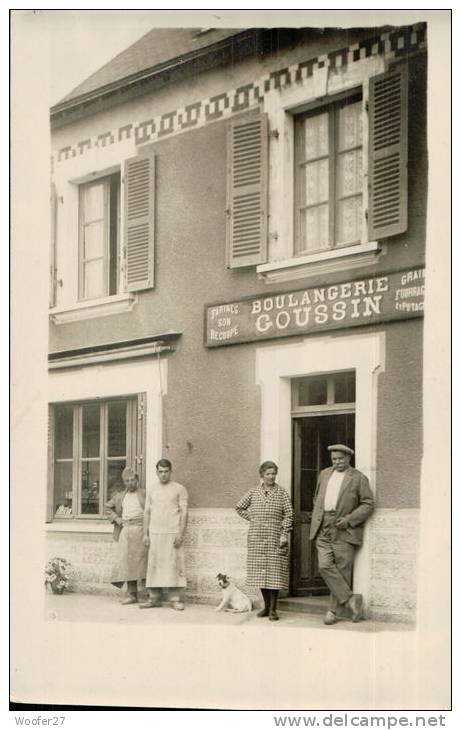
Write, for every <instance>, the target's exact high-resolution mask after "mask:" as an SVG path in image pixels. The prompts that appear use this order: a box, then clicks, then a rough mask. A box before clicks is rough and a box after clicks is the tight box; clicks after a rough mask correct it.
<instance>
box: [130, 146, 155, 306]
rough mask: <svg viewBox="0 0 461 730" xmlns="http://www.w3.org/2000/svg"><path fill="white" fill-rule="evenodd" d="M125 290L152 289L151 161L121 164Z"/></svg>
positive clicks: (152, 188) (152, 205) (140, 158)
mask: <svg viewBox="0 0 461 730" xmlns="http://www.w3.org/2000/svg"><path fill="white" fill-rule="evenodd" d="M124 183H125V237H124V247H125V290H126V291H128V292H134V291H141V290H143V289H150V288H152V287H153V286H154V223H155V218H154V203H155V158H154V157H141V156H139V157H133V158H131V159H129V160H127V161H126V163H125V175H124Z"/></svg>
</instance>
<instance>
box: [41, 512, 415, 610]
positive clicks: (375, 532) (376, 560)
mask: <svg viewBox="0 0 461 730" xmlns="http://www.w3.org/2000/svg"><path fill="white" fill-rule="evenodd" d="M418 529H419V510H414V509H402V510H390V509H381V510H379V509H378V510H376V512H375V514H374V515H373V517H372V518H371V520H370V521H369V522H368V524H367V531H368V544H369V546H370V587H369V591H368V600H367V605H368V610H367V614H368V617H369V618H371V619H376V620H379V621H383V620H384V621H402V622H406V623H410V622H413V621H414V620H415V611H416V581H417V551H418ZM247 530H248V525H247V523H245V522H244V521H243V520H241V519H240V518H239V517H238V515H236V513H235V512H234V511H233V510H231V509H191V510H190V512H189V520H188V526H187V531H186V538H185V549H186V569H187V590H186V597H187V600H188V601H189V602H192V603H209V604H216V605H217V604H218V603H219V600H220V590H219V587H218V584H217V581H216V575H217V574H218V573H226V574H227V575H228V576H229V577H230V578H231V579H232V581H233V582H234V583H236V585H237V586H239V587H240V588H242V589H243V590H244V591H245V593H247V595H249V596H250V598H251V599H252V600H253V601H254V602H255V604H256V605H259V601H260V595H259V592H258V591H255V590H252V589H250V590H249V589H248V588H247V587H246V585H245V577H246V536H247ZM47 538H48V540H47V542H48V556H49V557H54V556H56V555H59V556H60V557H63V558H66V559H67V560H69V561H70V562H71V563H72V566H73V568H74V571H75V581H74V588H75V590H76V591H78V592H81V593H102V594H108V595H114V594H118V590H117V589H116V588H114V587H113V586H111V585H110V576H111V569H112V561H113V552H114V548H115V544H114V542H113V540H112V535H111V534H94V533H69V532H68V533H59V532H52V533H48V536H47Z"/></svg>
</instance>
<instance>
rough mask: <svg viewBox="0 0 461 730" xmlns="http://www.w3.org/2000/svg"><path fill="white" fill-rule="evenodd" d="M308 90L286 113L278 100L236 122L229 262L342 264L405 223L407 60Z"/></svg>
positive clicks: (232, 126)
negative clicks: (344, 85) (344, 83)
mask: <svg viewBox="0 0 461 730" xmlns="http://www.w3.org/2000/svg"><path fill="white" fill-rule="evenodd" d="M302 94H303V89H302V87H300V89H299V97H297V98H296V100H295V99H294V98H292V99H291V102H292V104H293V105H291V104H290V107H289V108H288V107H287V108H286V109H283V114H281V113H279V112H280V109H276V108H275V105H274V106H269V111H268V112H267V113H262V114H261V113H260V114H255V113H252V114H247V115H236V117H235V118H233V119H231V120H230V122H229V135H228V156H227V162H228V164H227V171H228V172H227V181H228V185H227V208H226V214H227V266H228V267H229V268H239V267H244V266H254V265H255V264H256V265H258V272H259V273H261V274H262V275H263V276H269V277H270V276H272V275H274V276H275V272H276V271H277V269H280V276H282V277H283V276H286V277H289V278H293V277H292V273H293V272H290V271H289V266H290V265H291V260H294V263H293V266H296V267H302V265H304V263H305V265H306V266H307V267H311V266H316V265H317V264H320V265H321V266H323V265H324V263H323V262H324V261H327V260H328V261H329V265H330V266H337V265H339V266H343V264H344V262H342V261H341V260H340V259H341V258H342V257H348V256H349V255H351V256H352V254H357V255H359V256H361V257H362V258H361V265H367V263H373V262H374V259H373V258H370V259H369V261H368V262H366V255H370V256H371V255H372V253H371V252H374V251H376V249H377V245H378V242H379V241H381V240H382V239H383V238H389V237H390V236H396V235H397V234H400V233H403V232H404V231H406V229H407V140H408V118H407V116H408V115H407V109H408V69H407V65H406V64H405V63H398V64H396V65H395V66H392V68H390V69H389V70H388V71H386V72H385V73H382V74H378V75H376V76H370V77H369V78H363V84H362V85H361V86H357V87H356V88H354V89H351V90H349V91H344V92H341V93H339V94H338V95H336V96H334V95H331V96H330V95H327V96H323V97H322V100H319V99H318V98H311V99H305V98H303V96H302ZM324 100H327V102H328V103H324ZM301 110H302V112H301ZM269 140H270V144H269ZM268 148H269V149H268ZM293 162H294V167H293ZM365 181H366V188H365ZM269 183H270V187H269ZM290 218H291V220H290ZM287 220H289V223H287ZM292 223H293V225H292ZM357 244H360V246H359V245H357ZM368 244H370V245H368ZM341 249H343V250H341ZM373 255H374V254H373ZM364 257H365V258H364ZM268 259H269V260H268ZM300 271H304V272H306V273H308V271H309V269H306V268H304V269H302V268H298V269H296V271H295V272H294V273H297V274H299V272H300ZM274 280H275V279H274ZM280 280H283V278H281V279H280ZM285 280H288V278H286V279H285Z"/></svg>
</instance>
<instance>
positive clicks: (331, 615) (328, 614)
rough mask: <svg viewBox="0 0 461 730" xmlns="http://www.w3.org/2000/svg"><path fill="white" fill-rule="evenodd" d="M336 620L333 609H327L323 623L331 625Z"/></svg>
mask: <svg viewBox="0 0 461 730" xmlns="http://www.w3.org/2000/svg"><path fill="white" fill-rule="evenodd" d="M336 621H337V618H336V614H335V613H334V612H333V611H327V612H326V614H325V618H324V619H323V623H324V624H325V625H326V626H333V624H335V623H336Z"/></svg>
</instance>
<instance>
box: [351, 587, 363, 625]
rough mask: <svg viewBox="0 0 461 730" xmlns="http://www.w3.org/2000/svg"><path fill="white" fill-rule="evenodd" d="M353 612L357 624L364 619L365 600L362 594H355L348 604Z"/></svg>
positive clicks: (353, 619)
mask: <svg viewBox="0 0 461 730" xmlns="http://www.w3.org/2000/svg"><path fill="white" fill-rule="evenodd" d="M347 605H348V607H349V608H350V610H351V614H352V621H353V623H354V624H356V623H357V622H358V621H360V619H361V618H362V608H363V598H362V596H361V594H360V593H353V594H352V596H351V597H350V598H349V600H348V602H347Z"/></svg>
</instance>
